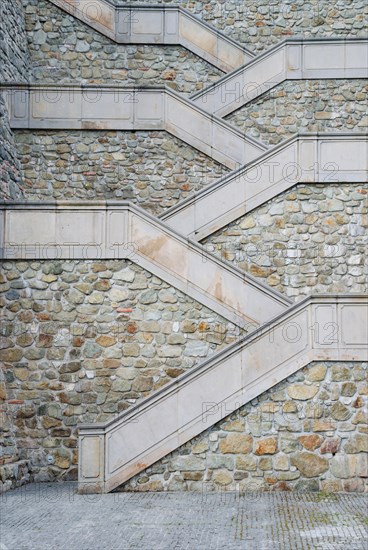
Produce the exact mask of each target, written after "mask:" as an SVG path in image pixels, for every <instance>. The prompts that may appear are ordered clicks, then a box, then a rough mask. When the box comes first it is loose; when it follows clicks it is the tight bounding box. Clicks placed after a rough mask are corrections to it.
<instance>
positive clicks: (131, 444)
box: [79, 295, 368, 493]
mask: <svg viewBox="0 0 368 550" xmlns="http://www.w3.org/2000/svg"><path fill="white" fill-rule="evenodd" d="M367 318H368V298H367V297H366V296H354V295H350V296H322V295H320V296H318V295H316V296H314V297H310V298H307V299H306V300H304V301H303V302H300V303H299V304H297V305H295V306H293V307H291V308H289V310H288V311H286V312H285V313H284V314H282V315H281V316H279V317H278V318H276V319H275V320H274V321H272V322H270V323H269V324H267V325H265V326H263V327H261V328H260V329H259V330H257V331H256V332H255V333H253V334H252V335H250V336H248V337H246V338H245V339H244V340H242V341H240V342H239V343H236V344H233V345H231V346H229V347H227V348H225V349H224V350H223V351H221V352H219V353H217V354H216V355H215V356H213V357H212V358H211V359H208V360H206V361H205V362H204V363H202V364H200V365H198V367H195V368H193V369H191V370H190V371H189V372H187V373H185V374H183V375H182V376H180V377H178V378H177V379H176V380H175V381H174V382H172V383H170V384H169V385H168V386H166V387H165V388H163V389H161V390H159V391H157V392H155V393H154V394H152V395H151V396H149V397H147V398H146V399H144V400H143V401H141V403H139V404H137V405H135V406H133V407H132V408H130V409H128V410H127V411H126V412H124V413H122V414H121V415H119V416H118V417H117V418H113V419H112V420H111V421H110V422H107V423H106V424H97V423H96V424H83V425H80V426H79V490H80V492H89V493H97V492H103V493H104V492H109V491H112V490H113V489H114V488H116V487H117V486H119V485H121V484H122V483H124V482H125V481H127V480H128V479H130V478H131V477H132V476H134V475H136V474H138V473H139V472H141V471H143V470H144V469H145V468H147V467H148V466H150V465H151V464H153V463H154V462H156V461H158V460H160V459H161V458H163V457H164V456H166V455H167V454H169V453H170V452H172V451H174V450H175V449H177V448H178V447H180V446H181V445H183V444H184V443H186V442H187V441H189V440H190V439H192V438H193V437H195V436H196V435H198V434H200V433H201V432H203V431H204V430H206V429H207V428H209V427H210V426H212V425H214V424H215V423H216V422H218V421H219V420H221V419H222V418H224V417H226V416H228V415H229V414H230V413H231V412H233V411H235V410H237V409H238V408H239V407H241V406H242V405H244V404H245V403H247V402H249V401H251V400H252V399H254V398H255V397H257V396H259V395H260V394H262V393H263V392H265V391H267V390H268V389H270V388H271V387H272V386H274V385H275V384H277V383H279V382H281V381H282V380H284V379H285V378H287V377H288V376H290V375H291V374H293V373H294V372H296V371H297V370H299V369H301V368H302V367H304V366H306V365H308V364H309V363H310V362H311V361H364V360H366V353H367V345H368V322H367Z"/></svg>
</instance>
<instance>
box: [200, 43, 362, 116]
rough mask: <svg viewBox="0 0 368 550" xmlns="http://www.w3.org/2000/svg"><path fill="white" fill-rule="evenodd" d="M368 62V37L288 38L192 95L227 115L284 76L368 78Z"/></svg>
mask: <svg viewBox="0 0 368 550" xmlns="http://www.w3.org/2000/svg"><path fill="white" fill-rule="evenodd" d="M367 65H368V40H364V39H351V40H341V39H338V38H324V39H302V40H300V39H295V38H294V39H291V38H288V39H287V40H285V41H283V42H280V43H279V44H277V45H276V46H274V47H272V48H270V49H269V50H267V51H266V52H264V53H262V54H260V55H258V56H257V57H255V58H254V59H252V60H251V61H249V62H248V63H247V64H246V65H244V66H243V67H240V68H238V69H236V70H235V71H233V72H232V73H230V74H228V75H226V76H224V77H223V78H221V79H220V80H218V81H217V82H215V83H214V84H211V85H210V86H208V87H206V88H205V89H204V90H202V91H200V92H198V93H196V94H194V95H192V96H191V98H192V99H193V101H194V102H195V103H196V104H197V105H199V106H201V107H202V108H203V109H206V111H208V112H209V113H212V114H214V115H217V116H220V117H223V116H226V115H228V114H230V113H232V112H233V111H235V110H236V109H239V108H240V107H242V106H243V105H246V104H247V103H249V101H252V100H254V99H256V98H257V97H259V96H260V95H262V94H264V93H265V92H267V91H268V90H270V89H271V88H273V87H274V86H277V85H278V84H280V83H281V82H283V81H284V80H304V79H314V78H315V79H319V80H320V79H324V78H333V79H337V78H366V77H367Z"/></svg>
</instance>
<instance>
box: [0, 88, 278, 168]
mask: <svg viewBox="0 0 368 550" xmlns="http://www.w3.org/2000/svg"><path fill="white" fill-rule="evenodd" d="M0 91H1V93H2V94H3V97H4V98H5V101H6V104H7V108H8V112H9V120H10V126H11V128H13V129H19V128H27V129H43V130H54V129H55V130H61V129H63V130H64V129H70V130H166V131H167V132H169V133H171V134H172V135H174V136H176V137H177V138H179V139H181V140H182V141H184V142H186V143H188V144H189V145H191V146H192V147H195V148H196V149H198V150H199V151H201V152H202V153H205V154H206V155H208V156H209V157H211V158H213V159H215V160H216V161H218V162H220V163H222V164H224V165H225V166H227V167H228V168H231V169H235V168H237V167H239V166H241V165H243V164H244V163H245V162H247V161H250V160H253V159H254V158H256V157H258V156H259V155H260V154H261V153H263V152H264V151H266V150H267V146H266V145H264V144H262V143H261V142H259V141H257V140H255V139H254V138H250V137H247V136H245V135H244V133H243V132H241V131H240V130H238V129H237V128H235V127H233V126H232V125H231V124H229V123H228V122H226V121H224V120H222V119H221V118H218V117H216V116H213V115H210V114H209V113H207V112H206V111H205V110H203V109H202V108H200V107H198V106H197V105H195V104H194V103H193V102H192V101H190V100H189V99H187V98H185V97H183V96H182V95H181V94H179V93H177V92H174V91H173V90H171V89H169V88H165V87H152V88H151V87H149V88H148V87H147V88H135V87H133V88H126V87H121V86H78V85H76V86H75V85H56V84H53V85H43V84H29V85H24V84H6V85H3V86H1V87H0Z"/></svg>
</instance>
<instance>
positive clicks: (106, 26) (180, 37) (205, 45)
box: [49, 0, 254, 72]
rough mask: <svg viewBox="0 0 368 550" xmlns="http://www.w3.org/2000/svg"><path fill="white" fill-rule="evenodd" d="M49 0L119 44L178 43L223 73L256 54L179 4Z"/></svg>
mask: <svg viewBox="0 0 368 550" xmlns="http://www.w3.org/2000/svg"><path fill="white" fill-rule="evenodd" d="M49 1H50V2H51V3H52V4H54V5H56V6H58V7H59V8H61V9H62V10H64V11H66V12H67V13H69V14H71V15H73V17H76V18H78V19H79V20H80V21H82V22H83V23H85V24H86V25H89V26H90V27H92V28H94V29H96V30H97V31H98V32H100V33H101V34H104V35H105V36H107V37H109V38H111V39H112V40H114V41H115V42H117V43H119V44H179V45H181V46H184V47H185V48H187V49H188V50H190V51H192V52H193V53H195V54H196V55H198V56H199V57H201V58H203V59H205V60H206V61H208V62H209V63H211V64H212V65H214V66H215V67H218V68H219V69H221V70H222V71H224V72H228V71H232V70H233V69H235V68H236V67H239V66H240V65H243V64H244V63H246V62H247V61H250V60H251V59H252V58H253V57H254V54H253V53H252V52H251V51H250V50H248V49H247V48H245V47H243V46H240V45H239V44H237V43H236V42H235V41H234V40H231V39H230V38H228V37H227V36H226V35H225V34H223V33H222V32H220V31H218V30H216V29H214V28H213V27H212V26H211V25H209V24H208V23H206V22H205V21H202V20H201V19H198V18H197V17H195V16H194V15H193V14H191V13H190V12H189V11H187V10H185V9H183V8H181V7H179V6H175V5H171V6H163V5H155V6H153V5H152V4H138V5H135V4H118V5H115V4H114V3H112V2H109V1H108V0H93V1H91V0H49Z"/></svg>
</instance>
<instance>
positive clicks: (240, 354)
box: [0, 0, 368, 492]
mask: <svg viewBox="0 0 368 550" xmlns="http://www.w3.org/2000/svg"><path fill="white" fill-rule="evenodd" d="M50 1H51V3H53V4H55V5H56V6H58V7H60V8H62V9H63V10H64V11H66V12H68V13H69V14H71V15H72V16H74V17H77V18H79V19H80V20H81V21H82V22H84V23H86V24H87V25H89V26H90V27H92V28H94V29H96V30H98V31H99V32H101V33H103V34H104V35H105V36H108V37H109V38H110V39H111V40H113V41H115V42H117V43H120V44H127V43H136V44H180V45H182V46H184V47H186V48H187V49H189V50H191V51H192V52H194V53H195V54H196V55H199V56H201V57H202V58H203V59H205V60H207V61H209V62H210V63H212V64H213V65H215V66H216V67H218V68H220V69H221V70H223V71H225V72H229V71H232V72H230V73H229V74H228V75H226V76H225V77H223V78H222V79H220V80H219V81H218V82H216V83H215V84H214V85H211V86H210V87H208V88H206V89H205V90H203V91H201V92H199V93H197V94H195V95H193V96H192V97H191V98H190V99H187V98H184V97H182V96H181V95H180V94H177V93H176V92H173V91H172V90H170V89H168V88H121V87H112V86H102V87H93V86H86V87H81V86H57V85H54V86H50V85H47V86H46V85H18V84H16V83H15V84H14V85H9V84H8V85H7V86H4V87H3V88H2V93H3V94H4V96H5V100H6V103H7V106H8V110H9V114H10V125H11V127H12V128H28V129H43V130H58V129H80V130H91V129H93V130H150V129H155V130H166V131H167V132H169V133H171V134H172V135H174V136H176V137H178V138H180V139H182V140H183V141H184V142H186V143H188V144H190V145H192V146H193V147H195V148H197V149H198V150H200V151H202V152H203V153H205V154H207V155H208V156H209V157H211V158H213V159H215V160H216V161H218V162H220V163H222V164H224V165H225V166H227V167H228V168H230V169H232V170H233V171H232V172H231V173H230V174H229V175H228V176H226V177H225V178H222V179H221V180H219V181H218V182H215V183H214V184H213V185H211V186H209V187H208V188H206V189H204V190H202V191H200V192H198V193H196V194H195V195H194V196H193V197H191V198H190V199H187V200H185V201H183V202H181V203H179V204H178V205H176V206H175V207H173V208H171V209H170V210H168V211H167V212H165V214H163V215H162V216H161V219H155V218H154V217H152V216H150V215H149V214H147V213H146V212H144V211H143V210H141V209H140V208H138V207H136V206H133V205H131V204H129V203H119V202H114V201H106V202H93V201H88V202H85V203H81V202H78V203H66V202H65V203H63V202H52V203H46V202H43V203H29V202H28V203H25V202H23V203H12V202H9V203H3V204H2V205H1V208H0V231H1V235H0V248H1V257H2V258H3V259H30V258H32V259H44V258H47V259H51V258H58V259H59V258H65V259H79V258H84V259H85V258H86V257H88V256H86V250H88V251H89V252H90V254H93V253H95V254H96V251H98V253H99V254H100V255H101V256H100V257H103V258H114V259H122V258H127V259H130V260H132V261H136V262H138V263H139V264H140V265H141V266H142V267H143V268H145V269H147V270H149V271H150V272H152V273H153V274H155V275H157V276H158V277H160V278H162V279H163V280H165V281H166V282H167V283H169V284H171V285H173V286H175V287H177V288H178V289H180V290H182V291H183V292H185V293H186V294H187V295H188V296H191V297H193V298H194V299H196V300H198V301H199V302H200V303H202V304H205V305H206V306H207V307H209V308H211V309H212V310H213V311H214V312H216V313H218V314H220V315H222V316H223V317H225V318H226V319H228V320H230V321H231V322H233V323H235V324H237V325H238V326H240V327H241V328H244V329H245V332H247V333H248V334H247V336H245V337H244V338H243V339H242V340H240V341H239V342H237V343H235V344H232V345H231V346H229V347H227V348H226V349H224V350H222V351H221V352H219V353H218V354H216V355H215V356H213V357H212V358H211V359H208V360H206V361H205V362H203V363H202V364H200V365H198V366H197V367H195V368H194V369H192V370H190V371H189V372H187V373H185V374H183V375H182V376H180V377H179V378H177V379H176V380H175V381H174V382H172V383H170V384H169V385H167V386H165V387H164V388H163V389H161V390H159V391H157V392H155V393H154V394H152V395H150V396H149V397H148V398H145V399H143V400H142V401H141V402H140V403H138V404H137V405H135V406H134V407H131V408H130V409H129V410H128V411H126V412H124V413H123V414H121V415H120V416H118V417H117V418H114V419H112V420H111V421H110V422H108V423H106V424H103V425H102V424H93V425H82V426H80V430H79V482H80V490H81V491H84V492H108V491H111V490H113V489H114V488H116V487H117V486H118V485H120V484H121V483H123V482H125V481H127V480H128V479H129V478H131V477H132V476H134V475H135V474H137V473H138V472H141V471H142V470H144V469H145V468H147V467H148V466H149V465H151V464H153V463H154V462H156V461H157V460H159V459H160V458H162V457H164V456H165V455H167V454H168V453H170V452H171V451H173V450H174V449H176V448H178V447H179V446H180V445H182V444H183V443H185V442H187V441H189V440H190V439H191V438H192V437H194V436H196V435H197V434H199V433H200V432H202V431H204V430H205V429H206V428H208V427H209V426H211V425H213V424H214V423H216V422H217V421H219V420H221V419H222V418H224V417H225V416H226V415H227V414H228V413H229V410H235V409H237V408H239V407H240V406H241V405H243V404H245V403H247V402H248V401H249V400H251V399H253V398H255V397H256V396H258V395H260V394H261V393H263V392H264V391H266V390H267V389H269V388H271V387H272V386H274V385H275V384H277V383H278V382H280V381H281V380H283V379H285V378H286V377H287V376H289V375H290V374H292V373H293V372H296V371H297V370H298V369H300V368H302V367H303V366H305V365H307V364H308V363H310V362H311V361H315V360H324V361H338V360H344V361H362V360H364V359H365V358H366V347H367V332H368V326H367V311H368V300H367V298H366V297H362V296H354V295H350V296H343V295H341V296H333V295H330V296H323V295H318V296H311V297H309V298H307V299H305V300H304V301H302V302H300V303H298V304H296V305H292V303H291V301H290V300H289V299H287V298H285V297H284V296H282V295H280V294H279V293H277V292H275V291H274V290H273V289H271V288H269V287H268V286H267V285H264V284H262V283H260V282H258V281H257V280H256V279H254V278H253V277H251V276H249V275H246V274H245V273H243V272H241V271H240V270H238V269H236V268H234V267H232V266H230V265H229V264H227V263H226V262H224V261H222V260H220V259H218V258H216V257H214V256H213V255H211V254H210V253H208V252H207V251H206V250H205V249H204V248H203V247H202V246H200V245H199V244H198V242H195V241H199V240H201V239H203V238H205V237H207V236H208V235H210V234H211V233H213V232H214V231H216V230H217V229H219V228H221V227H223V226H224V225H226V224H228V223H230V222H231V221H233V220H234V219H236V218H237V217H239V216H242V215H244V214H245V213H246V212H249V211H250V210H251V209H253V208H256V207H258V206H260V205H261V204H263V203H264V202H265V201H268V200H270V199H272V198H273V197H275V196H276V195H278V194H279V193H281V192H283V191H285V190H286V189H288V188H289V187H291V186H293V185H295V184H297V183H326V184H328V183H329V182H331V183H332V182H334V183H335V182H336V181H337V182H346V181H349V182H365V181H366V180H367V168H368V167H367V154H366V146H367V139H366V136H363V135H360V134H346V133H345V134H341V133H340V134H324V135H297V136H294V137H292V138H290V139H288V140H286V141H285V142H283V143H281V144H279V145H277V146H276V147H273V148H267V147H266V146H264V145H263V144H261V143H259V142H258V141H256V140H254V139H251V138H248V137H246V136H244V134H243V133H242V132H240V131H239V130H237V129H236V128H234V127H232V126H231V125H230V124H229V123H227V122H225V121H224V120H223V119H222V118H221V117H224V116H225V115H227V114H229V113H231V112H233V111H234V110H235V109H238V108H239V107H241V106H242V105H245V104H246V103H247V102H248V101H251V100H253V99H255V98H256V97H258V96H260V95H261V94H262V93H264V92H265V91H267V90H269V89H270V88H272V87H273V86H275V85H277V84H279V83H280V82H282V81H284V80H285V79H293V80H295V79H305V78H318V79H321V78H364V77H365V76H366V66H367V44H368V42H367V40H362V39H357V40H353V39H352V40H340V39H323V40H322V39H318V40H286V41H284V42H282V43H280V44H279V45H277V46H276V47H273V48H271V49H270V50H268V51H267V52H265V53H263V54H261V55H259V56H254V54H252V53H251V52H250V51H248V50H247V49H246V48H243V47H242V46H240V45H239V44H236V43H235V42H234V41H232V40H230V39H228V38H227V37H226V36H225V35H223V34H222V33H220V32H219V31H216V30H215V29H213V28H212V27H211V26H210V25H208V24H206V23H204V22H202V21H201V20H199V19H197V18H196V17H194V16H193V15H192V14H190V13H189V12H187V11H186V10H183V9H182V8H180V7H177V6H163V7H157V6H137V7H136V6H131V5H115V4H113V3H112V2H109V1H108V0H95V1H94V2H93V3H91V2H90V1H89V0H65V1H63V0H50ZM287 167H290V168H291V171H290V172H289V171H288V168H287ZM29 255H30V256H29ZM89 257H91V256H89ZM315 327H318V330H317V331H316V330H315ZM331 327H332V328H333V330H332V331H331Z"/></svg>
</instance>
